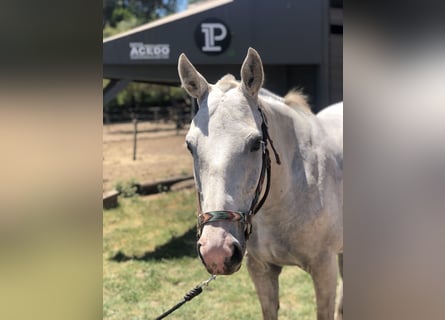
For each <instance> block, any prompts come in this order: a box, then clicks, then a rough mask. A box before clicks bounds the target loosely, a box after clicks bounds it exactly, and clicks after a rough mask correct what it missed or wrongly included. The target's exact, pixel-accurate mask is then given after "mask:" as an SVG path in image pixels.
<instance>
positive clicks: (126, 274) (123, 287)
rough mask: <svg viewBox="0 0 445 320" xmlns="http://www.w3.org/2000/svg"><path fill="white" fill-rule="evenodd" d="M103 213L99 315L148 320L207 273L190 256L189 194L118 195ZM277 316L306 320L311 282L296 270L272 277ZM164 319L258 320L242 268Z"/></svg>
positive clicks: (311, 312) (311, 310)
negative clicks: (276, 287) (277, 291)
mask: <svg viewBox="0 0 445 320" xmlns="http://www.w3.org/2000/svg"><path fill="white" fill-rule="evenodd" d="M119 202H120V206H119V207H118V208H116V209H113V210H107V211H104V216H103V248H104V252H103V317H104V319H110V320H111V319H119V320H121V319H122V320H124V319H125V320H133V319H134V320H136V319H154V318H156V317H157V316H159V315H160V314H162V313H163V312H164V311H166V310H167V309H169V308H170V307H172V306H173V305H175V304H176V303H178V302H179V301H180V300H181V299H182V297H183V296H184V294H185V293H186V292H188V291H189V290H190V289H192V288H193V287H194V286H196V285H197V284H199V283H201V282H202V281H204V280H206V279H207V278H208V277H209V274H208V273H207V271H206V270H205V269H204V266H203V265H202V264H201V262H200V261H199V259H198V258H197V255H196V249H195V242H196V231H195V226H196V217H195V194H194V192H193V191H191V190H185V191H179V192H173V193H166V194H160V195H158V196H154V197H151V198H141V197H134V198H125V199H123V198H120V199H119ZM280 305H281V308H280V312H279V316H280V319H314V318H315V298H314V290H313V287H312V282H311V279H310V277H309V275H307V274H306V273H305V272H303V271H301V270H300V269H298V268H297V267H285V268H284V269H283V272H282V274H281V276H280ZM167 319H212V320H219V319H221V320H223V319H224V320H226V319H261V308H260V304H259V301H258V299H257V296H256V293H255V290H254V286H253V283H252V282H251V280H250V278H249V275H248V273H247V270H246V267H245V265H243V266H242V267H241V270H240V271H238V272H237V273H235V274H233V275H231V276H219V277H217V278H216V280H215V281H212V282H211V283H210V285H209V287H207V288H205V289H204V292H203V293H202V294H201V295H199V296H198V297H196V298H194V299H193V300H192V301H190V302H188V303H186V304H185V305H184V306H182V307H181V308H180V309H178V310H176V311H175V312H174V313H173V314H171V315H170V316H169V317H168V318H167Z"/></svg>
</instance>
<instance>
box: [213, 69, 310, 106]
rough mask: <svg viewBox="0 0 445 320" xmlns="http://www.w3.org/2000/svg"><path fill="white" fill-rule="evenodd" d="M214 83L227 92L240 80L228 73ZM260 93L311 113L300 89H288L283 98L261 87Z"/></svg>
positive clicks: (238, 83)
mask: <svg viewBox="0 0 445 320" xmlns="http://www.w3.org/2000/svg"><path fill="white" fill-rule="evenodd" d="M215 85H216V86H217V87H218V88H219V89H220V90H221V91H223V92H227V91H229V90H230V89H233V88H236V87H238V86H239V85H240V82H239V81H237V80H236V78H235V77H234V76H233V75H232V74H230V73H228V74H226V75H225V76H224V77H222V78H221V79H219V80H218V82H216V83H215ZM260 94H261V95H263V96H264V95H265V96H269V97H272V98H274V99H277V100H279V101H282V102H284V103H285V104H286V105H287V106H289V107H290V108H292V109H294V110H296V111H298V110H301V111H304V112H306V113H311V114H312V110H311V107H310V106H309V103H308V102H307V96H306V95H304V94H303V93H302V91H301V90H298V89H293V90H291V91H289V92H288V93H287V94H286V96H285V97H284V98H281V97H279V96H277V95H276V94H274V93H272V92H270V91H268V90H266V89H264V88H262V89H261V91H260Z"/></svg>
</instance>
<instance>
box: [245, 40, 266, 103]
mask: <svg viewBox="0 0 445 320" xmlns="http://www.w3.org/2000/svg"><path fill="white" fill-rule="evenodd" d="M241 81H242V86H243V89H244V90H245V91H246V92H247V93H248V94H249V95H250V96H252V97H253V98H256V97H257V95H258V91H260V89H261V87H262V86H263V81H264V72H263V63H262V62H261V58H260V55H259V54H258V52H257V51H256V50H255V49H253V48H249V50H248V51H247V56H246V58H245V59H244V62H243V65H242V67H241Z"/></svg>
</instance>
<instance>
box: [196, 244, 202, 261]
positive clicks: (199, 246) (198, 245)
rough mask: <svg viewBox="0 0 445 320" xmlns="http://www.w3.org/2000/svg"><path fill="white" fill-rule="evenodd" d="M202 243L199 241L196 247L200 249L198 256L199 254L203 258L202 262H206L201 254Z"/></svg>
mask: <svg viewBox="0 0 445 320" xmlns="http://www.w3.org/2000/svg"><path fill="white" fill-rule="evenodd" d="M201 246H202V245H201V244H200V243H199V242H198V243H197V244H196V249H197V250H198V256H199V258H200V259H201V261H202V262H204V259H203V258H202V255H201Z"/></svg>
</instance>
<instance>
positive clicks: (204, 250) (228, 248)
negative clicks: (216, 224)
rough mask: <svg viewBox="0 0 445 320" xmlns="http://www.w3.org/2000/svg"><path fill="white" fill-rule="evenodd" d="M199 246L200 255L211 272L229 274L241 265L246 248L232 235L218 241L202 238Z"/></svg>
mask: <svg viewBox="0 0 445 320" xmlns="http://www.w3.org/2000/svg"><path fill="white" fill-rule="evenodd" d="M197 247H198V254H199V257H200V259H201V261H202V263H203V264H204V266H205V267H206V269H207V271H208V272H209V273H210V274H214V275H229V274H232V273H234V272H236V271H238V270H239V269H240V267H241V262H242V260H243V256H244V251H245V250H243V248H242V247H241V245H240V243H239V242H238V241H237V240H236V239H235V238H234V237H232V236H231V235H229V236H227V237H225V238H224V239H223V241H216V242H212V241H208V240H204V239H202V238H201V239H200V240H199V241H198V244H197Z"/></svg>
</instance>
